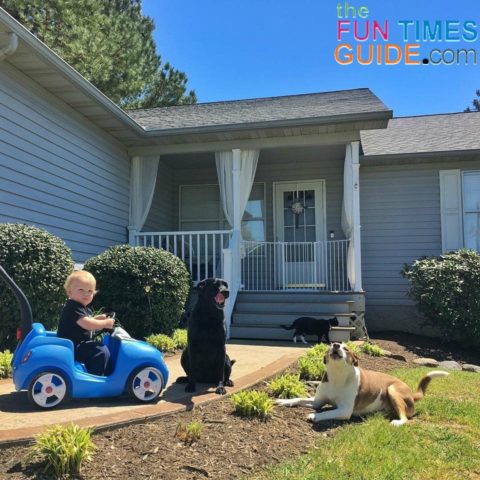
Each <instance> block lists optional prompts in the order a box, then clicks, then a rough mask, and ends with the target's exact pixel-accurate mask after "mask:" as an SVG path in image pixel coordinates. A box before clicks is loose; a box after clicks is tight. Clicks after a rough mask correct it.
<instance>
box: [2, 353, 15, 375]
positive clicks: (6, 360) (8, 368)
mask: <svg viewBox="0 0 480 480" xmlns="http://www.w3.org/2000/svg"><path fill="white" fill-rule="evenodd" d="M12 358H13V353H11V352H10V350H5V351H4V352H0V378H8V377H11V376H12V365H11V363H12Z"/></svg>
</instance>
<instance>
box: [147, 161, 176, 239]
mask: <svg viewBox="0 0 480 480" xmlns="http://www.w3.org/2000/svg"><path fill="white" fill-rule="evenodd" d="M175 196H176V192H175V186H174V183H173V170H172V168H171V167H169V166H168V165H166V164H165V163H164V162H163V161H162V159H161V158H160V162H159V164H158V172H157V183H156V185H155V193H154V195H153V199H152V206H151V208H150V212H149V213H148V217H147V220H146V221H145V225H144V226H143V228H142V231H144V232H168V231H172V230H173V225H174V219H175V218H176V215H175V212H176V210H175V206H174V204H175V203H176V202H175V200H174V198H175Z"/></svg>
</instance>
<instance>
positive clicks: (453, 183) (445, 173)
mask: <svg viewBox="0 0 480 480" xmlns="http://www.w3.org/2000/svg"><path fill="white" fill-rule="evenodd" d="M440 210H441V227H442V251H443V252H450V251H452V250H458V249H459V248H462V247H466V248H470V249H472V250H477V251H479V252H480V171H478V170H477V171H464V172H462V171H461V170H440Z"/></svg>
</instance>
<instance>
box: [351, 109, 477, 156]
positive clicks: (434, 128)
mask: <svg viewBox="0 0 480 480" xmlns="http://www.w3.org/2000/svg"><path fill="white" fill-rule="evenodd" d="M479 132H480V112H470V113H449V114H439V115H423V116H416V117H400V118H393V119H391V120H390V121H389V122H388V127H387V128H386V129H383V130H368V131H364V130H362V131H361V134H360V136H361V141H362V148H363V153H364V158H365V159H371V158H374V157H375V158H378V157H385V156H401V155H412V154H415V155H425V154H427V155H428V154H430V155H431V154H437V155H438V154H439V153H455V154H458V153H461V152H466V153H467V152H468V153H473V152H475V151H480V136H479Z"/></svg>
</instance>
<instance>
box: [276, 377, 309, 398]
mask: <svg viewBox="0 0 480 480" xmlns="http://www.w3.org/2000/svg"><path fill="white" fill-rule="evenodd" d="M269 388H270V392H271V393H272V395H273V396H275V397H278V398H297V397H305V395H306V394H307V390H306V389H305V385H304V384H303V383H302V382H301V381H300V377H299V375H296V374H293V373H292V374H287V375H282V376H281V377H278V378H275V379H274V380H272V381H271V382H270V385H269Z"/></svg>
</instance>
